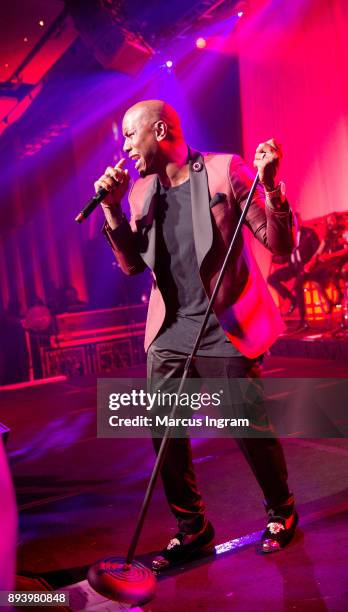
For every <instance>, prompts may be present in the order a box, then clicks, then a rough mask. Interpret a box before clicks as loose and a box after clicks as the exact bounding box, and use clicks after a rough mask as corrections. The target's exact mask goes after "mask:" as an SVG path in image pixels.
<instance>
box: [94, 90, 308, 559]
mask: <svg viewBox="0 0 348 612" xmlns="http://www.w3.org/2000/svg"><path fill="white" fill-rule="evenodd" d="M122 127H123V136H124V146H123V150H124V152H125V154H127V155H128V157H129V158H130V159H131V160H132V161H133V162H134V163H135V168H136V170H137V172H138V173H139V175H140V178H139V179H138V180H137V181H136V182H135V184H134V185H133V186H132V189H131V190H130V194H129V202H130V209H131V218H130V221H128V220H127V218H126V216H125V215H124V213H123V211H122V199H123V197H124V196H125V194H126V192H127V189H128V186H129V175H128V171H127V170H126V169H124V162H125V159H121V160H120V161H119V162H118V164H117V165H116V167H115V168H112V167H108V168H106V170H105V173H104V174H103V176H101V177H100V179H99V180H98V181H96V183H95V189H96V190H99V189H100V188H101V187H103V188H105V189H107V191H108V195H107V196H106V197H105V199H104V201H103V203H102V206H103V209H104V213H105V217H106V223H105V227H104V232H105V235H106V237H107V239H108V241H109V243H110V245H111V247H112V249H113V251H114V253H115V256H116V258H117V260H118V262H119V265H120V267H121V268H122V270H123V271H124V272H125V273H126V274H128V275H133V274H138V273H140V272H142V271H143V270H145V268H146V267H148V268H150V270H151V272H152V276H153V286H152V290H151V296H150V301H149V308H148V315H147V322H146V332H145V350H146V351H147V368H148V372H147V377H148V380H150V381H151V384H152V388H159V386H160V385H161V384H162V383H164V382H165V381H168V380H169V379H171V378H176V379H178V378H180V377H181V375H182V372H183V369H184V365H185V362H186V359H187V355H189V354H190V352H191V350H192V348H193V345H194V342H195V339H196V336H197V333H198V330H199V327H200V325H201V323H202V320H203V317H204V313H205V311H206V308H207V304H208V299H209V297H210V296H211V294H212V291H213V289H214V286H215V282H216V279H217V276H218V273H219V270H220V267H221V264H222V262H223V259H224V257H225V254H226V251H227V249H228V246H229V243H230V240H231V237H232V235H233V232H234V230H235V228H236V224H237V222H238V219H239V217H240V214H241V211H242V209H243V206H244V204H245V202H246V198H247V195H248V192H249V190H250V187H251V184H252V180H253V172H252V171H251V170H250V169H249V168H248V167H247V166H246V165H245V163H244V161H243V160H242V159H241V158H240V157H239V156H238V155H235V154H230V155H228V154H215V153H214V154H201V153H199V152H197V151H195V150H193V149H192V148H191V147H190V146H188V145H187V143H186V141H185V137H184V134H183V130H182V127H181V122H180V118H179V116H178V114H177V112H176V111H175V109H174V108H172V107H171V106H170V105H169V104H167V103H165V102H163V101H162V100H146V101H142V102H139V103H137V104H135V105H134V106H132V107H131V108H130V109H128V110H127V112H126V114H125V116H124V118H123V125H122ZM280 159H281V150H280V146H279V144H277V142H276V141H275V140H274V139H271V140H267V141H266V142H263V143H261V144H260V145H259V146H258V147H257V149H256V153H255V160H254V166H255V167H256V168H257V169H258V172H259V177H260V185H259V186H258V188H257V190H256V192H255V195H254V197H253V200H252V203H251V206H250V208H249V211H248V213H247V216H246V219H245V226H246V227H245V228H244V230H243V236H241V238H240V240H239V242H238V244H237V245H236V247H237V248H236V250H235V252H234V253H233V254H232V257H231V261H230V265H229V266H228V268H227V271H226V274H225V276H224V279H223V282H222V285H221V287H220V290H219V292H218V295H217V299H216V301H215V304H214V308H213V312H212V313H211V315H210V317H209V320H208V325H207V328H206V332H205V334H204V337H203V339H202V342H201V345H200V347H199V350H198V353H197V357H196V359H195V361H194V367H193V368H192V371H191V375H192V376H194V377H195V378H197V377H198V378H199V377H201V378H225V379H233V378H250V377H257V376H259V375H260V367H259V366H260V361H261V359H262V355H263V354H264V353H265V351H266V350H267V349H268V348H269V347H270V346H271V344H272V343H273V342H274V341H275V339H276V338H277V336H278V335H279V332H280V330H281V329H282V322H281V320H280V317H279V313H278V309H277V308H276V306H275V304H274V302H273V299H272V297H271V296H270V294H269V292H268V289H267V285H266V283H265V281H264V279H263V277H262V275H261V273H260V271H259V269H258V266H257V264H256V262H255V260H254V258H253V256H252V253H251V251H250V248H249V245H248V243H249V239H250V238H251V239H252V235H253V236H254V238H256V239H257V240H259V241H260V242H261V243H262V244H263V245H264V246H265V247H266V248H267V249H269V250H270V251H271V252H272V253H276V254H278V255H285V254H289V253H291V251H292V249H293V234H292V216H291V211H290V208H289V205H288V202H287V200H286V198H285V194H284V185H283V183H277V181H276V175H277V171H278V166H279V162H280ZM156 385H157V386H156ZM160 442H161V439H159V438H155V437H154V438H153V444H154V447H155V450H156V451H158V449H159V446H160ZM236 442H237V444H238V445H239V447H240V449H241V451H242V453H243V454H244V456H245V458H246V460H247V462H248V463H249V465H250V467H251V469H252V471H253V473H254V475H255V477H256V479H257V482H258V484H259V486H260V488H261V490H262V493H263V497H264V500H265V502H264V503H265V507H266V511H267V515H268V516H267V525H266V529H265V531H264V533H263V535H262V540H261V548H262V551H263V552H265V553H268V552H274V551H278V550H280V549H281V548H283V547H284V546H285V545H286V544H287V543H288V542H289V541H290V540H291V539H292V537H293V535H294V532H295V528H296V524H297V520H298V517H297V513H296V510H295V506H294V497H293V495H292V493H291V492H290V490H289V487H288V482H287V468H286V462H285V458H284V454H283V450H282V447H281V444H280V442H279V440H278V439H277V438H276V437H273V436H268V437H264V438H254V437H248V438H236ZM161 476H162V480H163V484H164V490H165V494H166V497H167V500H168V503H169V506H170V509H171V511H172V513H173V514H174V516H175V518H176V520H177V523H178V533H177V534H176V535H175V537H174V538H172V539H171V540H170V542H169V543H168V545H167V546H166V547H165V548H164V549H163V550H162V551H161V553H160V554H159V555H158V556H157V557H156V558H155V559H154V561H153V568H154V569H156V570H161V569H165V568H167V567H169V566H171V565H172V564H173V563H177V562H183V561H186V560H188V559H190V558H192V556H194V555H197V554H200V553H203V552H206V551H207V550H212V549H213V545H214V529H213V526H212V524H211V523H210V522H209V520H208V519H207V517H206V513H205V506H204V503H203V500H202V496H201V494H200V492H199V490H198V487H197V483H196V478H195V473H194V469H193V463H192V455H191V445H190V440H189V438H173V439H171V440H170V442H169V447H168V452H167V454H166V457H165V460H164V463H163V466H162V470H161Z"/></svg>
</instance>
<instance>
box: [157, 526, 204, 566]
mask: <svg viewBox="0 0 348 612" xmlns="http://www.w3.org/2000/svg"><path fill="white" fill-rule="evenodd" d="M214 536H215V531H214V527H213V526H212V524H211V523H210V522H209V521H206V523H205V525H204V527H203V529H202V530H201V531H199V532H198V533H193V534H191V533H184V532H183V531H179V532H178V533H177V534H176V535H175V536H174V538H172V539H171V540H170V542H169V544H168V545H167V547H166V548H164V549H163V550H162V551H161V553H160V554H159V555H158V556H157V557H155V558H154V560H153V561H152V569H153V570H154V571H157V572H158V571H161V570H164V569H167V568H169V567H170V566H172V565H174V564H176V563H181V562H183V561H184V562H185V561H190V560H192V559H194V558H195V557H198V556H200V555H204V554H209V553H213V552H214Z"/></svg>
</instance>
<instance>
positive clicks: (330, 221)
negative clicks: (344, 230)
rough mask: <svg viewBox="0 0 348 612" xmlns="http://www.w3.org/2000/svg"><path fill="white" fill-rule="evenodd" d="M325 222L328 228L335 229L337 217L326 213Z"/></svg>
mask: <svg viewBox="0 0 348 612" xmlns="http://www.w3.org/2000/svg"><path fill="white" fill-rule="evenodd" d="M326 223H327V226H328V228H329V229H330V230H333V229H336V227H337V218H336V216H335V215H328V217H326Z"/></svg>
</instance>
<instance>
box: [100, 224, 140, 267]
mask: <svg viewBox="0 0 348 612" xmlns="http://www.w3.org/2000/svg"><path fill="white" fill-rule="evenodd" d="M132 226H133V227H132ZM102 231H103V234H104V235H105V237H106V239H107V241H108V243H109V244H110V246H111V248H112V250H113V252H114V254H115V257H116V259H117V261H118V263H119V266H120V268H121V270H122V271H123V272H124V273H125V274H127V275H128V276H132V275H134V274H139V273H140V272H143V271H144V270H145V268H146V264H145V262H144V261H143V259H142V258H141V256H140V252H139V247H138V241H139V236H138V232H137V230H136V226H135V223H134V222H133V221H132V220H131V223H129V222H128V221H127V219H126V216H125V215H123V217H122V221H121V223H120V224H119V225H118V226H117V227H116V228H115V229H111V228H110V226H109V225H108V223H107V222H105V224H104V227H103V230H102Z"/></svg>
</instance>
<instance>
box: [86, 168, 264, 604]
mask: <svg viewBox="0 0 348 612" xmlns="http://www.w3.org/2000/svg"><path fill="white" fill-rule="evenodd" d="M258 182H259V174H258V173H257V174H256V176H255V178H254V181H253V184H252V186H251V189H250V192H249V195H248V198H247V201H246V204H245V206H244V209H243V212H242V214H241V216H240V218H239V221H238V223H237V227H236V229H235V231H234V234H233V236H232V240H231V242H230V245H229V248H228V251H227V253H226V256H225V259H224V261H223V264H222V267H221V270H220V273H219V276H218V279H217V281H216V285H215V287H214V290H213V293H212V295H211V298H210V300H209V304H208V306H207V310H206V312H205V315H204V319H203V321H202V325H201V327H200V330H199V332H198V334H197V338H196V341H195V344H194V347H193V349H192V351H191V354H190V355H189V356H188V358H187V360H186V363H185V368H184V373H183V375H182V378H181V381H180V385H179V388H178V391H177V397H180V395H181V393H182V391H183V388H184V384H185V381H186V379H187V377H188V374H189V370H190V367H191V363H192V361H193V359H194V356H195V355H196V353H197V351H198V348H199V345H200V342H201V339H202V337H203V334H204V332H205V328H206V326H207V323H208V319H209V315H210V313H211V311H212V308H213V305H214V302H215V299H216V296H217V294H218V291H219V289H220V286H221V283H222V280H223V277H224V274H225V270H226V268H227V265H228V262H229V259H230V257H231V253H232V250H233V248H234V245H235V244H236V242H237V239H238V237H239V235H240V232H241V229H242V224H243V222H244V219H245V217H246V215H247V212H248V210H249V207H250V204H251V201H252V198H253V195H254V192H255V189H256V187H257V184H258ZM176 409H177V402H176V403H175V404H174V406H173V408H172V411H171V413H170V416H169V418H170V419H173V418H174V417H175V413H176ZM172 429H173V428H172V427H170V426H168V427H167V428H166V430H165V433H164V435H163V438H162V442H161V446H160V449H159V452H158V455H157V459H156V462H155V465H154V468H153V471H152V474H151V477H150V480H149V484H148V486H147V490H146V493H145V497H144V500H143V504H142V507H141V510H140V513H139V517H138V521H137V524H136V527H135V530H134V534H133V537H132V540H131V543H130V546H129V549H128V553H127V556H126V559H125V561H122V559H120V558H119V557H108V558H107V559H104V560H102V561H99V562H98V563H96V564H95V565H93V566H92V567H91V568H90V570H89V572H88V580H89V583H90V585H91V586H92V587H93V588H94V589H95V590H96V591H97V592H98V593H100V594H102V595H104V596H105V597H108V598H109V599H113V600H116V601H125V602H129V603H132V604H144V603H145V602H147V601H150V600H151V599H152V597H153V596H154V594H155V577H154V574H153V573H152V571H151V570H150V569H149V568H147V567H145V566H144V565H141V564H140V563H138V562H137V561H135V562H134V555H135V550H136V547H137V544H138V541H139V537H140V534H141V531H142V527H143V524H144V520H145V516H146V514H147V510H148V507H149V504H150V501H151V498H152V493H153V490H154V487H155V484H156V481H157V477H158V474H159V472H160V469H161V466H162V463H163V460H164V457H165V454H166V451H167V448H168V443H169V439H170V434H171V431H172Z"/></svg>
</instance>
